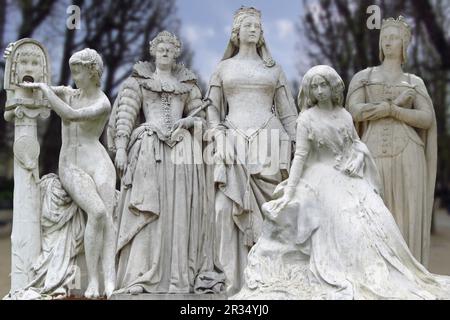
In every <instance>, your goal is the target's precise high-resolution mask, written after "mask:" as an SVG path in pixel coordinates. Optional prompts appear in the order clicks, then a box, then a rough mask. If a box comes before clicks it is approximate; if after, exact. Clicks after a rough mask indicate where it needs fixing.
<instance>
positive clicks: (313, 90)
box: [298, 65, 345, 109]
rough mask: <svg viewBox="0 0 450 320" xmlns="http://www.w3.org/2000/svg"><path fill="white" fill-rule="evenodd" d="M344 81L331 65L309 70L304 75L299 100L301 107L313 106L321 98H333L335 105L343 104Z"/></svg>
mask: <svg viewBox="0 0 450 320" xmlns="http://www.w3.org/2000/svg"><path fill="white" fill-rule="evenodd" d="M344 89H345V85H344V81H343V80H342V78H341V77H340V76H339V74H338V73H337V72H336V70H334V69H333V68H332V67H330V66H326V65H319V66H315V67H313V68H311V69H309V70H308V72H307V73H306V74H305V76H304V77H303V81H302V85H301V88H300V95H299V99H298V102H299V104H304V105H300V109H308V108H311V107H313V106H315V105H317V103H318V102H319V101H321V100H328V99H331V101H332V103H333V104H334V105H335V106H343V103H344Z"/></svg>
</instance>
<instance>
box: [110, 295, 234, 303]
mask: <svg viewBox="0 0 450 320" xmlns="http://www.w3.org/2000/svg"><path fill="white" fill-rule="evenodd" d="M227 299H228V298H227V296H226V295H225V294H195V293H178V294H170V293H160V294H158V293H144V294H137V295H132V294H125V293H119V294H113V295H112V296H111V297H110V298H109V300H202V301H206V300H227Z"/></svg>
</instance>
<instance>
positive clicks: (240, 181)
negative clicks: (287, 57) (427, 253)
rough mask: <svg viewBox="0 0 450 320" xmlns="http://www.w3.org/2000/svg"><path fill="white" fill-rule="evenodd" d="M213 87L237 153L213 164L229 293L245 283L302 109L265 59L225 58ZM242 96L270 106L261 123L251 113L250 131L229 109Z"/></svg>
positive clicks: (220, 247)
mask: <svg viewBox="0 0 450 320" xmlns="http://www.w3.org/2000/svg"><path fill="white" fill-rule="evenodd" d="M248 69H250V70H248ZM249 73H251V76H250V77H249ZM209 86H210V90H211V89H212V88H219V89H220V101H213V102H214V103H215V107H217V108H218V111H219V115H220V121H221V124H220V126H221V128H222V130H224V132H225V133H226V135H227V139H228V141H229V142H230V145H231V146H232V148H234V149H233V151H234V152H235V156H236V162H235V163H216V164H215V166H214V182H215V185H216V190H215V192H216V196H215V199H216V243H217V246H218V253H219V259H220V262H221V264H222V265H223V268H224V271H225V274H226V276H227V280H228V293H229V294H234V293H236V292H237V291H238V290H239V289H240V288H241V286H242V282H243V279H242V278H243V270H244V268H245V266H246V265H247V255H248V252H249V250H250V248H251V247H252V246H253V245H254V244H255V243H256V241H257V240H258V238H259V236H260V233H261V226H262V223H263V214H262V212H261V206H262V204H263V203H265V202H267V201H269V200H270V199H271V197H272V193H273V191H274V190H275V187H276V186H277V185H278V184H279V183H280V182H281V181H283V180H284V179H286V178H287V177H288V172H289V167H290V162H291V157H292V155H291V154H292V152H291V142H292V141H294V140H295V119H296V117H297V114H298V113H297V109H296V107H295V103H294V100H293V98H292V95H291V93H290V89H289V85H288V83H287V81H286V78H285V76H284V73H283V71H282V69H281V67H280V66H279V65H276V64H274V65H272V66H265V65H264V64H263V62H262V61H261V62H260V64H259V65H257V67H254V65H253V64H250V65H249V64H248V63H246V62H239V61H235V60H234V59H232V58H231V59H225V60H223V61H222V62H221V63H220V64H219V65H218V67H217V69H216V71H215V72H214V74H213V75H212V77H211V80H210V84H209ZM207 97H208V94H207ZM249 97H250V98H249ZM252 97H253V98H252ZM239 101H249V102H250V103H252V104H253V106H249V105H245V104H244V106H243V107H248V108H250V107H253V108H254V109H255V104H256V107H258V108H259V109H260V110H261V112H265V111H264V110H266V109H267V110H268V111H267V117H266V120H265V121H264V123H258V124H257V123H255V120H254V119H252V118H248V119H246V121H247V124H248V127H249V128H251V130H248V131H246V130H243V129H242V128H240V127H239V125H237V124H236V123H234V122H233V121H232V120H231V119H230V117H229V116H228V112H229V109H230V108H233V107H234V108H235V109H236V108H238V106H236V105H235V104H237V102H239ZM231 103H233V104H231ZM271 108H272V109H273V110H272V112H270V110H271ZM235 112H236V111H235Z"/></svg>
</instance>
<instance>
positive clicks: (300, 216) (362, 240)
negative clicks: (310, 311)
mask: <svg viewBox="0 0 450 320" xmlns="http://www.w3.org/2000/svg"><path fill="white" fill-rule="evenodd" d="M343 91H344V83H343V81H342V80H341V78H340V77H339V75H338V74H337V73H336V71H335V70H334V69H332V68H331V67H328V66H316V67H314V68H312V69H311V70H309V71H308V72H307V74H306V75H305V76H304V78H303V82H302V87H301V94H300V96H299V103H300V107H301V109H302V113H301V114H300V116H299V118H298V121H297V145H296V152H295V158H294V161H293V165H292V168H291V174H290V177H289V179H288V181H285V182H283V183H281V184H280V185H279V186H278V187H277V190H276V192H275V198H276V199H275V200H273V201H271V202H268V203H266V204H265V205H264V206H263V210H264V213H265V215H266V220H265V222H264V226H263V231H262V235H261V237H260V239H259V241H258V242H257V243H256V245H255V246H254V247H253V248H252V250H251V252H250V254H249V257H248V266H247V268H246V270H245V286H244V288H243V289H242V290H241V291H240V292H239V293H238V294H237V295H235V296H234V297H232V299H300V300H303V299H327V300H329V299H333V300H341V299H357V300H363V299H450V277H447V276H438V275H433V274H431V273H429V272H428V271H427V270H426V269H425V267H424V266H422V265H421V264H420V263H419V262H418V261H417V260H416V259H415V258H414V257H413V255H412V253H411V251H410V250H409V249H408V246H407V244H406V242H405V240H404V239H403V237H402V234H401V232H400V230H399V228H398V227H397V224H396V222H395V220H394V218H393V216H392V214H391V213H390V212H389V209H388V208H387V207H386V206H385V205H384V202H383V200H382V198H381V197H380V194H381V193H380V191H381V188H380V179H379V175H378V172H377V169H376V166H375V161H374V159H373V157H372V156H371V153H370V152H369V150H368V149H367V147H366V145H365V144H364V143H363V142H361V141H360V139H359V137H358V135H357V133H356V130H355V128H354V126H353V121H352V120H353V119H352V117H351V115H350V114H349V113H348V112H347V111H346V110H345V109H344V108H343V100H344V97H343Z"/></svg>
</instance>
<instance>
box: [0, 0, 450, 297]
mask: <svg viewBox="0 0 450 320" xmlns="http://www.w3.org/2000/svg"><path fill="white" fill-rule="evenodd" d="M71 5H75V6H78V7H79V8H81V12H80V13H81V15H80V18H81V20H80V25H79V26H80V28H79V29H73V28H68V27H67V20H68V18H69V16H70V14H72V13H73V12H72V11H70V10H68V8H69V7H70V6H71ZM241 5H246V6H254V7H256V8H257V9H259V10H261V11H262V19H263V30H264V35H265V37H266V41H267V43H268V46H269V49H270V51H271V53H272V55H273V57H274V59H275V60H276V61H277V63H279V64H280V65H281V66H282V67H283V69H284V71H285V73H286V75H287V78H288V80H289V82H290V83H291V86H292V92H293V93H294V95H295V96H296V95H297V92H298V86H299V83H300V81H301V79H302V76H303V74H304V73H305V72H306V71H307V70H308V69H309V68H310V67H312V66H314V65H316V64H328V65H331V66H333V67H334V68H335V69H336V70H337V71H338V73H339V74H340V75H341V76H342V78H343V80H344V82H345V83H346V84H347V85H348V83H349V81H350V79H351V78H352V76H353V75H354V74H355V73H356V72H358V71H360V70H362V69H365V68H366V67H369V66H375V65H377V64H379V58H378V39H379V30H377V29H372V30H371V29H369V28H368V27H367V20H368V18H369V17H370V16H371V15H370V14H368V13H367V9H368V8H369V6H372V5H377V6H378V8H379V9H380V13H381V17H383V18H387V17H391V16H392V17H397V16H399V15H403V16H405V17H406V19H407V21H408V22H409V23H410V24H411V26H412V29H413V41H412V43H411V45H410V48H409V51H408V53H409V54H408V57H409V59H408V63H407V65H406V66H405V70H406V72H409V73H415V74H417V75H419V76H420V77H422V78H423V79H424V81H425V84H426V86H427V88H428V90H429V93H430V95H431V97H432V99H433V102H434V107H435V111H436V117H437V123H438V147H439V151H438V152H439V154H438V159H439V160H438V174H437V187H436V203H435V212H434V219H433V236H432V248H431V263H430V270H431V271H432V272H435V273H440V274H447V275H450V215H449V214H448V212H449V211H450V117H449V112H448V109H449V107H448V106H449V101H450V1H447V0H415V1H413V0H303V1H302V0H277V1H274V0H254V1H247V0H119V1H112V0H111V1H101V0H71V1H67V0H19V1H13V0H0V51H1V52H3V51H4V49H5V48H6V46H7V45H8V43H10V42H13V41H16V40H18V39H21V38H25V37H32V38H34V39H36V40H38V41H40V42H42V43H43V44H44V45H45V46H46V47H47V48H48V49H49V54H50V57H51V62H52V64H51V67H52V83H53V84H54V85H72V81H71V78H70V70H69V65H68V60H69V57H70V56H71V55H72V54H73V53H74V52H76V51H78V50H80V49H82V48H85V47H90V48H92V49H95V50H97V51H98V52H99V53H100V54H101V55H102V57H103V60H104V63H105V72H104V77H103V89H104V91H105V93H106V94H107V95H108V97H109V98H110V100H111V101H114V99H115V96H116V94H117V90H118V88H119V86H120V84H121V82H122V81H123V80H124V79H125V78H126V77H127V76H128V75H129V74H130V72H131V68H132V67H133V64H134V63H135V62H137V61H139V60H147V59H150V57H149V52H148V42H149V41H150V40H151V39H152V38H153V37H154V36H156V34H157V33H158V32H160V31H162V30H168V31H171V32H174V33H175V34H177V35H178V36H179V37H180V38H181V40H182V42H183V44H184V50H183V54H182V56H181V58H180V59H181V60H182V61H183V62H184V63H185V64H186V65H187V66H188V67H191V68H192V69H193V70H194V71H195V72H196V73H197V74H198V76H199V82H200V86H201V87H202V89H203V92H205V89H206V85H207V83H208V80H209V77H210V75H211V74H212V72H213V70H214V67H215V66H216V65H217V64H218V63H219V61H220V59H221V57H222V54H223V52H224V51H225V47H226V45H227V42H228V40H229V37H230V33H231V25H232V20H233V14H234V12H235V11H236V10H237V9H238V8H239V7H240V6H241ZM72 22H73V21H72ZM4 68H5V61H4V59H0V83H1V88H0V89H1V90H0V106H4V104H5V99H6V92H5V91H4V90H3V72H4ZM2 113H3V111H2ZM38 128H39V132H38V135H39V141H40V144H41V156H40V171H41V174H47V173H50V172H57V164H58V156H59V148H60V146H61V123H60V118H59V117H57V116H56V115H55V114H53V113H52V115H51V117H50V118H49V119H47V120H44V121H40V123H39V127H38ZM13 132H14V127H13V124H10V123H7V122H5V120H4V119H3V116H1V117H0V297H2V296H4V295H5V294H6V293H7V292H8V289H9V272H10V239H9V237H10V233H11V221H12V199H13V198H12V192H13V169H12V168H13V152H12V143H13V141H14V135H13Z"/></svg>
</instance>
